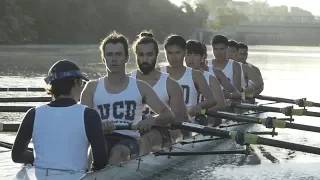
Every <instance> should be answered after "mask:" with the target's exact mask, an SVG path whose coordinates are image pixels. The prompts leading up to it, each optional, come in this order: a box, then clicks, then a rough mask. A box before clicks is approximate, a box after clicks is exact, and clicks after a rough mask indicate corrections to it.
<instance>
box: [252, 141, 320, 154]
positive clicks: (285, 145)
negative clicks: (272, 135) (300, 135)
mask: <svg viewBox="0 0 320 180" xmlns="http://www.w3.org/2000/svg"><path fill="white" fill-rule="evenodd" d="M257 143H258V144H263V145H267V146H273V147H278V148H284V149H290V150H295V151H301V152H306V153H311V154H317V155H320V148H317V147H312V146H306V145H302V144H295V143H290V142H285V141H279V140H275V139H267V138H263V137H259V138H258V142H257Z"/></svg>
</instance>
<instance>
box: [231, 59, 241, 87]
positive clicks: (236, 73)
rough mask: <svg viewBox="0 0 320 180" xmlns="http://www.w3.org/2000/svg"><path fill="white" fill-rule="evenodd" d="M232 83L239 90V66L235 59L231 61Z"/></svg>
mask: <svg viewBox="0 0 320 180" xmlns="http://www.w3.org/2000/svg"><path fill="white" fill-rule="evenodd" d="M233 85H234V87H235V88H236V89H237V90H238V91H240V90H241V66H240V64H239V63H237V62H236V61H233Z"/></svg>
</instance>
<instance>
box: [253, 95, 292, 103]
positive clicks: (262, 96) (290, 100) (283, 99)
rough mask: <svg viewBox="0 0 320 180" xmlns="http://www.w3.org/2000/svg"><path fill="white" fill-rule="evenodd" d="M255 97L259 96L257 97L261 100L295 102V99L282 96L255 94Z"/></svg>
mask: <svg viewBox="0 0 320 180" xmlns="http://www.w3.org/2000/svg"><path fill="white" fill-rule="evenodd" d="M254 97H255V98H257V99H261V100H267V101H275V102H283V103H289V104H295V101H294V100H293V99H287V98H280V97H272V96H264V95H255V96H254Z"/></svg>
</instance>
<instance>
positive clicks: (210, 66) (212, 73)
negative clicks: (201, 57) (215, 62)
mask: <svg viewBox="0 0 320 180" xmlns="http://www.w3.org/2000/svg"><path fill="white" fill-rule="evenodd" d="M208 72H209V73H210V74H211V75H212V76H214V77H216V75H215V74H214V71H213V67H212V65H209V66H208Z"/></svg>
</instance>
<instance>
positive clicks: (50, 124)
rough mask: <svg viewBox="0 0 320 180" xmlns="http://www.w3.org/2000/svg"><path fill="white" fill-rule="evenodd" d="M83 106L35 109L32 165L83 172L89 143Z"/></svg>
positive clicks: (49, 106)
mask: <svg viewBox="0 0 320 180" xmlns="http://www.w3.org/2000/svg"><path fill="white" fill-rule="evenodd" d="M85 109H86V106H84V105H81V104H74V105H71V106H67V107H54V106H51V105H50V104H46V105H42V106H39V107H36V108H35V117H34V125H33V134H32V141H33V144H34V156H35V161H34V166H35V167H41V168H50V169H60V170H70V171H75V172H81V171H83V172H85V171H86V170H87V164H88V159H87V152H88V148H89V142H88V138H87V134H86V129H85V122H84V114H85V113H84V112H85Z"/></svg>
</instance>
